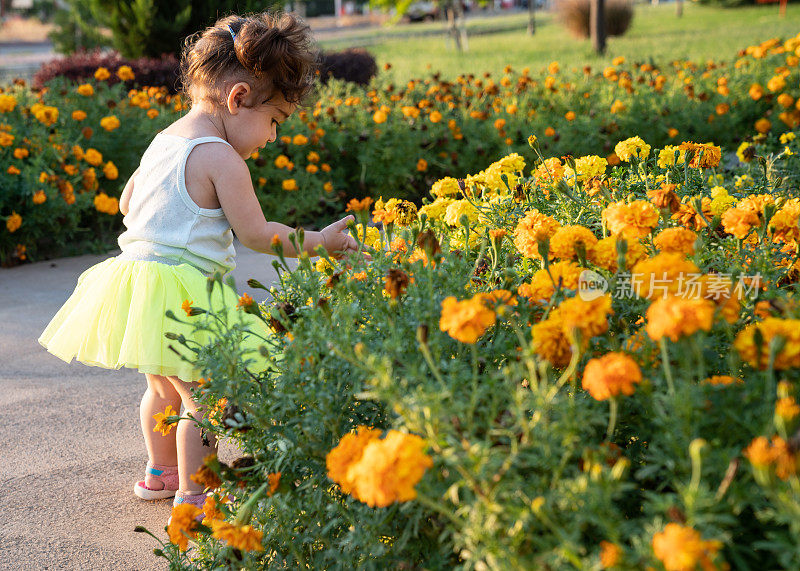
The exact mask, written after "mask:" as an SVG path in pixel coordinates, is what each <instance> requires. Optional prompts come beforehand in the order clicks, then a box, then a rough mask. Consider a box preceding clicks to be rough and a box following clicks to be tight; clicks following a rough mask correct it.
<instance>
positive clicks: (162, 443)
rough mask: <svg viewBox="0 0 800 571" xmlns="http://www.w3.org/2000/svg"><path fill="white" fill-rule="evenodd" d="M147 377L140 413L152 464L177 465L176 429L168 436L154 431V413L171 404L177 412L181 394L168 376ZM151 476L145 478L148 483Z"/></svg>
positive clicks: (179, 407)
mask: <svg viewBox="0 0 800 571" xmlns="http://www.w3.org/2000/svg"><path fill="white" fill-rule="evenodd" d="M145 377H147V390H146V391H145V393H144V396H143V397H142V405H141V408H140V411H139V415H140V418H141V422H142V433H143V434H144V443H145V446H146V447H147V455H148V457H149V459H150V463H151V464H159V465H162V466H175V465H176V464H177V463H178V461H177V460H178V453H177V449H176V443H175V431H174V430H172V431H170V433H169V434H167V435H166V436H164V435H162V434H161V433H160V432H154V431H153V428H155V426H156V420H155V419H154V418H153V415H154V414H156V413H157V412H162V413H163V412H164V410H165V409H166V408H167V406H168V405H171V406H172V408H173V409H174V410H175V411H176V412H180V410H181V396H180V395H179V394H178V391H176V390H175V387H174V386H173V385H172V383H171V382H170V380H169V379H168V378H167V377H162V376H160V375H145ZM148 480H149V477H148V478H146V479H145V483H147V485H148V486H149V485H150V484H149V483H148Z"/></svg>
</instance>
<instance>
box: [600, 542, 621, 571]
mask: <svg viewBox="0 0 800 571" xmlns="http://www.w3.org/2000/svg"><path fill="white" fill-rule="evenodd" d="M621 558H622V548H621V547H620V546H619V545H616V544H614V543H611V542H609V541H601V542H600V565H602V566H603V569H610V568H611V567H614V566H615V565H617V564H618V563H619V560H620V559H621Z"/></svg>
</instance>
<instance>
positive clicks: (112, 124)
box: [100, 115, 120, 131]
mask: <svg viewBox="0 0 800 571" xmlns="http://www.w3.org/2000/svg"><path fill="white" fill-rule="evenodd" d="M119 125H120V122H119V119H117V117H116V115H109V116H108V117H103V118H102V119H100V126H101V127H102V128H103V129H105V130H106V131H113V130H114V129H117V128H118V127H119Z"/></svg>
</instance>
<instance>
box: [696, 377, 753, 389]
mask: <svg viewBox="0 0 800 571" xmlns="http://www.w3.org/2000/svg"><path fill="white" fill-rule="evenodd" d="M703 382H704V383H707V384H709V385H712V386H715V387H718V386H723V387H725V386H728V385H741V384H743V383H744V381H743V380H742V379H740V378H739V377H731V376H730V375H712V376H710V377H708V378H707V379H703Z"/></svg>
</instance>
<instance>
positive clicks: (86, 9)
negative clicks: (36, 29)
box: [48, 0, 111, 54]
mask: <svg viewBox="0 0 800 571" xmlns="http://www.w3.org/2000/svg"><path fill="white" fill-rule="evenodd" d="M91 2H92V0H69V2H66V3H65V7H64V8H62V9H59V10H56V12H55V14H54V15H53V24H54V25H55V27H54V29H53V31H52V32H50V33H49V34H48V38H50V41H51V42H53V48H54V49H55V51H56V52H58V53H61V54H73V53H75V52H78V51H89V50H93V49H97V48H102V47H107V46H109V45H111V41H110V40H109V38H108V37H106V36H105V35H103V33H102V32H101V30H100V28H99V25H98V20H97V19H96V18H95V16H94V14H93V13H92V8H91Z"/></svg>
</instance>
